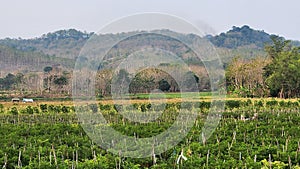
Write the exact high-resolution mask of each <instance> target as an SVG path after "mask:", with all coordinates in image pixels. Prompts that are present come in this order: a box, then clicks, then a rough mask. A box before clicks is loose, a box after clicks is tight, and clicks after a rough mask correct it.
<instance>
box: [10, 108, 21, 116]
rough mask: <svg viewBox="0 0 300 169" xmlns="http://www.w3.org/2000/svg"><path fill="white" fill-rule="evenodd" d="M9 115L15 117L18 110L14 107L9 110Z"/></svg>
mask: <svg viewBox="0 0 300 169" xmlns="http://www.w3.org/2000/svg"><path fill="white" fill-rule="evenodd" d="M10 113H11V114H13V115H17V114H18V113H19V111H18V109H17V108H16V107H12V108H11V109H10Z"/></svg>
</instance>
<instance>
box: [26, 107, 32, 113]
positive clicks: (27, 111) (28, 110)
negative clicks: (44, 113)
mask: <svg viewBox="0 0 300 169" xmlns="http://www.w3.org/2000/svg"><path fill="white" fill-rule="evenodd" d="M26 113H27V114H33V108H32V107H31V106H27V107H26Z"/></svg>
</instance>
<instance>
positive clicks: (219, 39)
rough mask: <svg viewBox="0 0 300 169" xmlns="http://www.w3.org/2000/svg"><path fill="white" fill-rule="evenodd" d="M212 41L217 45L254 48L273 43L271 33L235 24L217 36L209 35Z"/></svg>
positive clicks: (231, 47)
mask: <svg viewBox="0 0 300 169" xmlns="http://www.w3.org/2000/svg"><path fill="white" fill-rule="evenodd" d="M208 38H209V39H210V41H211V42H212V43H213V44H214V45H215V46H217V47H225V48H230V49H233V48H238V47H243V46H249V47H250V46H252V48H258V49H262V48H264V46H265V44H267V43H271V38H270V34H268V33H266V32H264V31H259V30H254V29H251V28H250V27H249V26H247V25H245V26H243V27H241V28H240V27H236V26H233V27H232V29H231V30H229V31H228V32H226V33H221V34H220V35H217V36H208Z"/></svg>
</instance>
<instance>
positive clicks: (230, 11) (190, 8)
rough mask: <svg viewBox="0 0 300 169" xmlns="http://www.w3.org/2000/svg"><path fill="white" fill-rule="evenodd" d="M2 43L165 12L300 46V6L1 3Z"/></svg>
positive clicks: (287, 0) (283, 1)
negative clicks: (275, 36) (245, 29)
mask: <svg viewBox="0 0 300 169" xmlns="http://www.w3.org/2000/svg"><path fill="white" fill-rule="evenodd" d="M0 2H1V6H0V38H5V37H13V38H18V37H21V38H31V37H38V36H41V35H42V34H44V33H48V32H53V31H56V30H60V29H69V28H75V29H79V30H82V31H84V30H85V31H88V32H91V31H94V32H95V31H98V30H100V29H101V28H102V27H103V26H105V25H106V24H108V23H109V22H111V21H112V20H116V19H118V18H120V17H124V16H128V15H132V14H136V13H142V12H162V13H167V14H172V15H176V16H179V17H181V18H184V19H186V20H187V21H189V22H191V23H193V24H195V25H197V24H199V23H200V22H205V23H207V24H208V25H209V26H210V27H212V28H213V29H214V30H215V31H216V33H220V32H223V31H227V30H228V29H230V28H231V27H232V26H242V25H244V24H247V25H249V26H250V27H253V28H255V29H259V30H264V31H265V32H268V33H274V34H278V35H281V36H285V37H286V38H289V39H297V40H300V33H299V31H300V10H299V8H300V1H299V0H119V1H117V0H106V1H104V0H47V1H46V0H0Z"/></svg>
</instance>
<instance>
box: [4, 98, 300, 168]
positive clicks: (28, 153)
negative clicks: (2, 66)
mask: <svg viewBox="0 0 300 169" xmlns="http://www.w3.org/2000/svg"><path fill="white" fill-rule="evenodd" d="M170 95H171V96H170V97H172V94H170ZM140 96H141V97H142V96H144V97H145V98H146V97H147V96H146V95H140ZM168 97H169V96H168ZM203 97H204V96H203ZM173 99H174V98H173ZM195 103H199V104H195ZM166 104H167V105H166V106H165V109H164V110H163V112H162V115H161V117H160V118H158V119H156V120H155V121H151V122H149V123H134V122H131V121H130V120H127V119H125V118H124V117H123V116H121V115H120V114H119V113H118V109H117V108H116V105H113V104H112V102H110V101H107V102H104V101H103V102H96V103H92V104H88V105H84V106H81V108H82V110H84V111H86V113H93V112H94V113H101V114H102V115H103V116H104V117H105V118H106V120H107V121H108V125H109V126H111V127H113V128H114V130H116V131H118V132H120V133H121V134H123V135H127V136H131V137H138V138H146V137H151V136H155V135H157V134H160V133H162V132H163V131H165V130H166V129H168V128H169V127H170V126H171V125H172V124H173V123H174V118H175V119H176V117H177V115H178V111H179V110H184V111H189V109H193V110H196V111H195V112H196V113H197V115H198V118H197V120H196V122H195V123H194V124H193V127H192V128H191V130H190V131H189V132H188V134H187V136H186V137H184V139H182V141H181V142H179V144H177V145H176V146H175V147H173V148H171V149H169V150H167V151H165V152H163V153H162V154H157V155H156V156H155V159H154V158H153V157H148V158H140V159H139V158H137V159H136V158H129V157H119V156H117V155H114V154H112V153H110V152H108V151H107V150H105V149H103V148H101V147H100V146H99V145H97V144H96V143H95V142H94V141H93V140H91V139H90V138H89V137H88V136H87V134H86V133H85V131H84V130H83V129H82V127H81V125H80V121H79V119H78V117H77V116H76V113H75V107H74V105H73V104H72V102H68V103H64V102H39V103H34V104H23V103H19V104H18V105H13V104H11V103H9V104H8V103H1V104H0V112H1V113H0V124H1V125H0V132H1V136H2V137H1V138H0V145H1V147H0V166H3V167H6V168H107V169H110V168H126V169H127V168H166V169H167V168H187V169H190V168H263V167H265V168H271V167H272V168H280V167H282V168H299V161H300V154H299V152H300V143H299V140H300V137H299V136H300V127H299V126H300V109H299V104H300V102H299V100H297V99H294V100H275V99H255V100H250V99H242V100H241V99H228V100H226V103H225V109H224V111H223V112H219V113H221V114H222V118H221V121H220V122H219V125H218V126H217V128H216V130H215V131H214V133H213V134H212V136H211V137H209V138H207V139H206V138H205V139H203V136H202V134H201V130H202V127H203V125H204V122H205V120H206V117H207V115H208V113H209V110H210V102H208V101H199V102H190V104H189V105H190V107H188V108H187V107H181V104H180V102H168V103H166ZM133 105H134V107H135V108H136V110H138V111H140V112H141V113H142V112H147V111H150V109H151V106H150V103H147V102H145V101H143V100H140V101H139V102H135V103H133ZM126 106H127V105H123V106H122V110H124V111H128V110H127V109H126ZM254 117H255V118H254ZM120 144H121V145H122V143H120ZM128 146H130V144H128ZM181 151H182V152H183V155H184V156H185V157H186V158H187V160H186V161H185V160H183V159H181V160H179V163H177V159H178V157H179V155H180V153H181Z"/></svg>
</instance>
